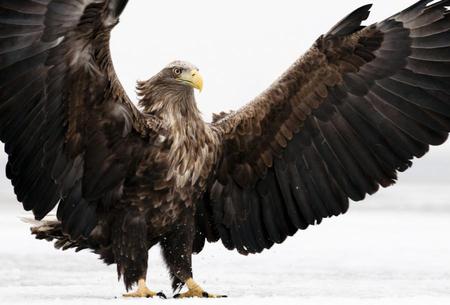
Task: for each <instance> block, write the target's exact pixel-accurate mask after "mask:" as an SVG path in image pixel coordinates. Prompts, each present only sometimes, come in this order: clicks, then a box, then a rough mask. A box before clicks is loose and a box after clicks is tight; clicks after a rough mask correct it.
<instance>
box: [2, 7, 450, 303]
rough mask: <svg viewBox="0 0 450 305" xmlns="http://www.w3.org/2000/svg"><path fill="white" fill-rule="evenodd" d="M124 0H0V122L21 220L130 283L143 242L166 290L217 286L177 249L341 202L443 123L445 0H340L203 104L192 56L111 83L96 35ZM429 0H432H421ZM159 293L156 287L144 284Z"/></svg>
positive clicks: (226, 240) (231, 239)
mask: <svg viewBox="0 0 450 305" xmlns="http://www.w3.org/2000/svg"><path fill="white" fill-rule="evenodd" d="M127 2H128V1H127V0H76V1H73V0H3V1H0V139H1V141H2V142H4V143H5V151H6V153H7V154H8V156H9V159H8V164H7V168H6V174H7V177H8V178H9V179H11V181H12V184H13V185H14V190H15V193H16V195H17V199H18V200H19V201H20V202H22V203H23V206H24V208H25V209H26V210H31V211H33V213H34V215H35V217H36V219H38V220H41V219H43V218H44V217H45V216H46V215H47V214H48V213H49V212H50V211H51V210H52V209H53V208H55V206H57V221H45V222H43V223H42V225H39V226H36V227H34V228H32V233H33V234H35V235H36V236H37V238H40V239H47V240H55V245H56V247H58V248H62V249H68V248H76V249H77V250H81V249H91V250H92V251H93V252H95V253H97V254H99V255H100V257H101V258H102V259H103V260H104V261H105V263H107V264H116V265H117V271H118V274H119V276H122V277H123V279H124V282H125V285H126V288H127V290H128V289H130V288H131V287H132V286H133V285H134V284H136V283H137V284H138V289H137V291H136V292H133V293H130V294H127V295H126V296H132V297H151V296H156V295H158V294H156V293H155V292H153V291H151V290H149V289H148V288H147V286H146V282H145V279H146V274H147V255H148V250H149V249H150V248H151V247H152V246H154V245H155V244H158V243H159V244H160V245H161V247H162V255H163V256H164V259H165V261H166V263H167V265H168V268H169V272H170V275H171V277H172V278H173V287H174V289H175V288H177V287H181V286H183V285H184V284H186V285H187V287H188V289H189V290H188V292H186V293H183V294H180V295H178V296H179V297H192V296H198V297H219V296H220V295H213V294H209V293H206V292H205V291H204V290H203V289H202V288H201V287H200V286H199V285H198V284H196V283H195V281H194V280H193V279H192V264H191V256H192V253H198V252H200V251H201V250H202V248H203V246H204V244H205V241H209V242H215V241H218V240H221V241H222V242H223V244H224V245H225V247H227V248H228V249H236V250H237V251H239V252H240V253H242V254H248V253H259V252H261V251H263V250H264V249H269V248H270V247H272V245H273V244H274V243H281V242H283V241H284V240H285V239H286V238H287V237H288V236H292V235H293V234H295V232H296V231H297V230H299V229H306V228H307V227H308V226H309V225H315V224H319V223H320V222H321V221H322V219H323V218H327V217H331V216H337V215H340V214H343V213H345V212H346V211H347V209H348V206H349V199H351V200H354V201H360V200H362V199H364V197H365V196H366V195H367V194H373V193H375V192H376V191H377V190H378V189H379V187H380V186H382V187H387V186H390V185H392V184H394V183H395V181H396V179H397V172H400V171H405V170H406V169H408V168H409V167H410V166H411V164H412V163H411V161H412V160H413V159H414V158H415V157H417V158H419V157H422V156H423V155H424V154H425V153H426V152H427V151H428V150H429V146H430V145H440V144H442V143H444V142H445V141H446V139H447V137H448V133H449V131H450V89H449V88H450V14H449V12H448V10H447V6H448V5H449V4H450V1H445V0H443V1H431V0H424V1H419V2H418V3H416V4H414V5H413V6H411V7H410V8H408V9H406V10H404V11H403V12H401V13H399V14H396V15H394V16H392V17H390V18H388V19H386V20H384V21H382V22H379V23H376V24H374V25H371V26H362V25H361V23H362V21H364V20H365V19H366V18H367V17H368V16H369V9H370V5H367V6H363V7H361V8H359V9H358V10H356V11H354V12H353V13H351V14H350V15H348V16H347V17H346V18H344V19H343V20H342V21H340V22H339V23H338V24H337V25H336V26H335V27H333V28H332V29H331V30H330V31H329V32H328V33H327V34H325V35H323V36H321V37H320V38H319V39H317V41H316V42H315V43H314V45H313V46H312V48H311V49H310V50H309V51H308V52H307V53H306V54H305V55H304V56H302V57H301V58H300V59H299V60H298V61H297V62H295V63H294V64H293V65H292V67H291V68H290V69H289V70H288V71H286V72H285V73H284V74H283V75H282V76H281V77H280V78H279V79H278V80H277V81H276V82H275V83H274V84H273V85H272V86H271V87H270V88H268V89H267V90H266V91H265V92H263V93H262V94H261V95H259V96H258V97H257V98H255V99H254V100H253V101H252V102H250V103H249V104H247V105H246V106H245V107H243V108H242V109H240V110H238V111H236V112H230V113H221V114H219V115H215V116H214V120H213V122H212V123H206V122H204V121H203V120H202V118H201V115H200V112H199V110H198V109H197V105H196V102H195V97H194V89H199V90H201V89H202V87H203V80H202V77H201V75H200V72H199V69H198V68H197V67H195V66H193V65H192V64H190V63H187V62H181V61H176V62H173V63H171V64H169V65H168V66H166V67H165V68H164V69H163V70H161V72H159V73H158V74H157V75H155V76H153V77H151V78H150V79H149V80H147V81H143V82H139V83H138V86H137V88H138V93H139V97H140V100H139V107H136V106H135V105H134V104H133V103H132V102H131V101H130V99H129V98H128V96H127V95H126V93H125V91H124V89H123V88H122V86H121V84H120V82H119V80H118V79H117V76H116V74H115V71H114V67H113V63H112V60H111V55H110V51H109V39H110V33H111V30H112V29H113V28H114V27H115V26H116V25H117V23H118V22H119V16H120V14H121V12H122V11H123V10H124V8H125V6H126V4H127ZM432 2H433V3H432ZM159 295H160V296H163V295H161V294H159Z"/></svg>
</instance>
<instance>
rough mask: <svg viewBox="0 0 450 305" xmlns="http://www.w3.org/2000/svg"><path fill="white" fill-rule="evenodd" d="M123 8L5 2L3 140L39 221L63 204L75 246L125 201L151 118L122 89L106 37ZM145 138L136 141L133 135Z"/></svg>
mask: <svg viewBox="0 0 450 305" xmlns="http://www.w3.org/2000/svg"><path fill="white" fill-rule="evenodd" d="M126 3H127V0H77V1H71V0H0V139H1V141H3V142H4V143H5V150H6V152H7V153H8V155H9V161H8V165H7V176H8V178H9V179H11V180H12V183H13V185H14V189H15V192H16V194H17V198H18V199H19V200H20V201H21V202H23V205H24V207H25V209H26V210H33V212H34V214H35V216H36V218H38V219H41V218H43V217H44V216H45V215H46V214H47V213H48V212H49V211H50V210H52V209H53V208H54V207H55V206H56V204H58V202H59V206H58V218H59V219H60V220H62V224H63V228H64V230H65V232H66V233H68V234H70V235H71V236H72V237H73V238H77V237H78V236H80V235H83V236H87V235H88V234H89V233H90V231H91V230H92V228H93V227H94V226H95V224H96V211H97V209H99V208H102V209H106V208H107V207H108V206H109V205H110V204H111V202H110V201H111V200H114V199H117V196H119V193H120V189H121V183H122V182H123V179H124V178H125V175H126V172H127V168H128V166H129V162H130V161H129V160H130V159H131V155H132V153H133V151H132V147H133V146H132V145H130V144H131V143H130V141H134V140H133V138H132V136H131V134H132V129H134V130H135V131H138V132H144V131H145V130H146V126H145V124H144V123H143V122H144V120H145V118H144V117H143V116H142V115H141V114H140V112H138V110H137V109H136V108H135V107H134V106H133V105H132V103H131V102H130V101H129V99H128V97H127V96H126V94H125V93H124V90H123V88H122V87H121V85H120V84H119V82H118V80H117V78H116V75H115V73H114V69H113V67H112V63H111V58H110V54H109V46H108V43H109V35H110V30H111V28H112V27H113V26H114V25H115V24H116V23H117V22H118V19H117V18H118V16H119V15H120V13H121V12H122V10H123V9H124V7H125V5H126ZM137 138H139V136H137Z"/></svg>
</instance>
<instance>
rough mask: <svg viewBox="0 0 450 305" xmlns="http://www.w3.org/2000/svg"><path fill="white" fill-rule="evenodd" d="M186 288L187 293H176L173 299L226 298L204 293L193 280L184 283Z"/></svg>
mask: <svg viewBox="0 0 450 305" xmlns="http://www.w3.org/2000/svg"><path fill="white" fill-rule="evenodd" d="M186 286H187V287H188V289H189V290H188V291H187V292H184V293H178V294H176V295H174V296H173V297H174V298H175V299H184V298H226V297H227V296H226V295H218V294H211V293H208V292H206V291H204V290H203V289H202V288H201V287H200V286H199V285H198V284H197V283H196V282H195V281H194V280H193V279H189V280H187V281H186Z"/></svg>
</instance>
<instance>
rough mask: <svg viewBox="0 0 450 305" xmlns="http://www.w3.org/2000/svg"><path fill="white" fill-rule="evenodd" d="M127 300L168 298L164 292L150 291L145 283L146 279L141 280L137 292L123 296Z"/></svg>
mask: <svg viewBox="0 0 450 305" xmlns="http://www.w3.org/2000/svg"><path fill="white" fill-rule="evenodd" d="M123 296H124V297H125V298H153V297H156V296H158V297H160V298H164V299H165V298H166V296H165V295H164V293H162V292H154V291H151V290H150V289H148V287H147V284H146V283H145V280H144V279H140V280H139V282H138V289H137V290H136V291H135V292H131V293H125V294H123Z"/></svg>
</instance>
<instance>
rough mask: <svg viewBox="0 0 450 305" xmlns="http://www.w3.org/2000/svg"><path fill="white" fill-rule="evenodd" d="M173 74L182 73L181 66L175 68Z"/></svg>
mask: <svg viewBox="0 0 450 305" xmlns="http://www.w3.org/2000/svg"><path fill="white" fill-rule="evenodd" d="M173 74H175V76H179V75H180V74H181V69H180V68H173Z"/></svg>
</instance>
